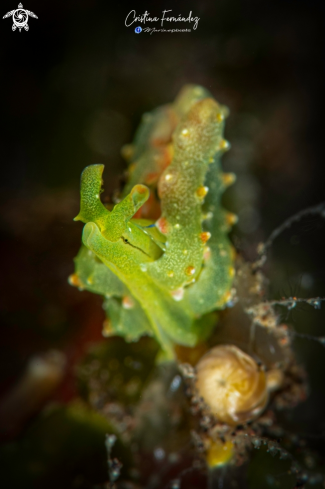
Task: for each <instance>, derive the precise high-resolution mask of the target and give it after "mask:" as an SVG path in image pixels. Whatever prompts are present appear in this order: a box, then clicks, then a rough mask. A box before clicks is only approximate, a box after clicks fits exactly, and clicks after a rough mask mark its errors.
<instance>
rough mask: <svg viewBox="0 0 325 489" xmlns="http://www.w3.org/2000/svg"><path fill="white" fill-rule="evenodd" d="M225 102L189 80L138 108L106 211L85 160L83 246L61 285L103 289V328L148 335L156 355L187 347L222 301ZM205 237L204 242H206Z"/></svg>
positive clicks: (226, 265) (226, 291) (129, 336)
mask: <svg viewBox="0 0 325 489" xmlns="http://www.w3.org/2000/svg"><path fill="white" fill-rule="evenodd" d="M227 113H228V110H227V108H226V107H224V106H222V105H220V104H218V103H217V102H216V101H215V100H213V98H212V97H211V95H210V93H209V92H208V91H207V90H205V89H204V88H202V87H199V86H191V85H189V86H186V87H184V88H183V90H182V91H181V92H180V94H179V96H178V97H177V98H176V101H175V102H174V103H173V104H170V105H166V106H163V107H160V108H158V109H156V110H154V111H153V112H152V113H150V114H145V115H144V117H143V120H142V122H141V125H140V127H139V129H138V131H137V133H136V136H135V140H134V143H133V144H132V145H128V146H126V147H124V148H123V155H124V157H125V158H126V159H127V160H128V162H129V180H128V182H127V184H126V186H125V189H124V191H123V193H122V195H121V200H120V202H119V203H117V204H116V205H115V207H114V208H113V210H112V211H109V210H108V209H107V208H106V207H105V206H104V205H103V204H102V203H101V200H100V193H101V187H102V173H103V170H104V166H103V165H91V166H88V167H87V168H85V170H84V171H83V173H82V177H81V204H80V213H79V214H78V216H77V217H76V218H75V220H80V221H83V222H84V223H85V226H84V229H83V235H82V242H83V246H82V247H81V249H80V251H79V253H78V255H77V257H76V258H75V273H74V274H73V275H72V276H71V277H70V283H71V284H72V285H76V286H78V287H80V288H81V289H86V290H89V291H91V292H95V293H97V294H101V295H103V296H104V297H105V302H104V309H105V311H106V314H107V318H108V320H107V321H106V322H105V323H104V331H103V333H104V334H105V335H109V334H112V335H120V336H123V337H124V338H125V339H126V340H127V341H135V340H137V339H138V338H139V337H140V336H141V335H144V334H147V335H153V336H155V338H156V339H157V341H158V342H159V344H160V346H161V349H162V357H163V358H165V359H172V358H174V345H175V344H179V345H185V346H195V345H196V344H197V343H198V342H199V341H201V340H203V339H205V338H206V337H207V336H208V335H209V333H210V332H211V329H212V327H213V325H214V324H215V312H214V311H215V310H216V309H222V308H224V307H225V306H226V304H227V302H228V301H229V298H230V295H231V294H230V289H231V286H232V281H233V276H234V267H233V261H234V253H233V249H232V246H231V243H230V241H229V239H228V236H227V233H228V231H229V229H230V227H231V225H232V224H233V222H234V221H235V216H234V215H233V214H230V213H228V212H226V211H225V210H224V209H223V208H222V207H221V203H220V201H221V197H222V193H223V192H224V190H225V188H226V187H227V186H229V185H230V184H231V183H233V182H234V179H235V178H234V175H233V174H225V173H223V172H222V169H221V164H220V158H221V155H222V154H223V153H224V151H226V150H227V149H228V148H229V144H228V142H227V141H225V140H224V138H223V128H224V119H225V117H226V116H227ZM207 242H208V243H207Z"/></svg>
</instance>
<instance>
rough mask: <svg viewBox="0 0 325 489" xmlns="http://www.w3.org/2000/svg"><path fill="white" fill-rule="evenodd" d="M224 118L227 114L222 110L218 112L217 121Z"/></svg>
mask: <svg viewBox="0 0 325 489" xmlns="http://www.w3.org/2000/svg"><path fill="white" fill-rule="evenodd" d="M224 119H225V116H224V115H223V113H222V112H219V113H218V114H217V121H218V122H222V121H223V120H224Z"/></svg>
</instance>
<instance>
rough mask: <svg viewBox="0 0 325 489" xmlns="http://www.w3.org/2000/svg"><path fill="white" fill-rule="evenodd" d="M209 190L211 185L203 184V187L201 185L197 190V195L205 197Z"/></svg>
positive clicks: (201, 197)
mask: <svg viewBox="0 0 325 489" xmlns="http://www.w3.org/2000/svg"><path fill="white" fill-rule="evenodd" d="M208 191H209V187H204V186H203V185H202V186H201V187H199V188H198V189H197V190H196V195H197V196H198V197H200V199H204V197H205V196H206V194H207V193H208Z"/></svg>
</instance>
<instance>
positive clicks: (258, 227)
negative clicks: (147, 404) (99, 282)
mask: <svg viewBox="0 0 325 489" xmlns="http://www.w3.org/2000/svg"><path fill="white" fill-rule="evenodd" d="M14 8H17V7H16V5H15V4H14V2H13V1H12V0H10V1H8V0H5V1H3V2H2V4H1V9H2V12H3V13H2V16H3V15H4V14H5V13H6V12H7V11H10V10H12V9H14ZM24 8H28V9H30V10H31V11H33V12H34V13H35V14H36V15H37V16H38V19H33V18H30V19H29V31H28V32H25V31H22V32H18V31H15V32H12V30H11V20H10V19H4V20H2V21H1V29H0V36H1V47H0V56H1V74H0V79H1V95H2V97H1V126H2V127H1V132H0V139H1V146H0V147H1V179H0V190H1V203H0V206H1V211H0V219H1V223H0V226H1V227H0V232H1V241H0V247H1V257H2V260H1V274H0V277H1V294H0V303H1V322H0V327H1V336H0V338H1V354H0V395H1V399H2V401H1V399H0V436H1V442H2V447H1V449H0V455H1V456H0V466H1V471H0V481H2V482H1V484H2V483H3V484H4V487H7V488H16V487H17V488H18V487H22V485H24V487H27V488H34V487H35V488H38V487H42V488H44V487H47V488H51V487H53V488H54V487H62V488H65V487H66V488H69V487H76V488H94V487H103V486H100V484H104V483H105V480H106V478H107V477H106V451H105V433H108V432H110V431H111V432H113V431H114V428H113V427H112V426H111V425H110V422H109V421H108V420H109V417H110V413H106V414H107V417H106V418H105V416H102V414H103V413H101V414H98V412H97V411H96V410H95V409H93V408H94V405H97V404H98V405H101V404H100V403H101V402H103V404H105V402H106V401H105V402H104V401H101V400H98V398H97V397H96V399H95V400H94V399H92V397H91V396H99V397H100V396H101V395H103V396H104V397H105V396H106V397H107V396H108V397H109V396H111V397H110V398H111V399H113V401H114V402H112V404H113V407H112V406H110V408H111V409H113V410H114V405H115V408H116V409H118V408H119V403H122V404H123V403H124V404H125V403H126V404H128V403H129V405H130V406H132V405H133V404H135V403H136V401H138V399H139V398H141V392H142V390H141V389H142V387H143V385H145V383H146V382H147V381H148V378H147V376H146V375H142V376H141V375H140V381H139V382H138V384H137V385H135V386H134V382H133V384H132V382H131V380H132V378H133V377H132V375H133V374H132V373H130V372H131V370H132V368H133V367H132V365H131V364H130V361H129V360H127V359H129V358H131V356H132V355H135V356H136V358H138V357H137V355H138V356H139V357H141V361H142V362H143V363H144V365H146V371H147V373H148V372H151V373H152V375H153V376H154V375H158V374H157V373H155V372H154V366H153V358H154V354H155V352H156V350H155V345H154V344H153V343H150V342H147V341H146V339H143V340H141V342H140V343H139V345H137V346H136V351H134V350H132V348H134V345H133V346H132V347H131V346H130V345H125V344H124V342H123V340H121V339H118V340H116V341H115V340H107V339H104V338H103V337H102V334H101V331H102V323H103V320H104V311H103V310H102V307H101V303H102V300H101V298H100V296H95V295H92V294H90V293H88V292H82V293H81V292H79V291H78V290H77V289H75V288H73V287H71V286H70V285H69V284H68V282H67V278H68V276H69V275H70V274H71V273H72V272H73V258H74V257H75V255H76V254H77V252H78V249H79V246H80V235H81V225H78V224H76V223H74V222H73V220H72V219H73V217H75V216H76V215H77V213H78V210H79V183H80V174H81V172H82V170H83V169H84V167H86V166H87V165H90V164H93V163H103V164H105V193H104V200H105V199H106V200H107V201H109V200H110V199H111V198H112V196H113V195H114V192H115V191H116V189H119V188H121V185H122V183H123V178H124V177H123V174H124V172H125V168H126V165H125V163H124V161H123V159H122V157H121V154H120V150H121V147H122V146H123V145H124V144H126V143H129V142H130V141H131V139H132V137H133V135H134V132H135V129H136V127H137V126H138V124H139V121H140V118H141V116H142V114H143V113H144V112H147V111H150V110H152V109H153V108H155V107H157V106H159V105H161V104H165V103H168V102H170V101H172V100H173V99H174V98H175V96H176V94H177V93H178V92H179V90H180V89H181V87H182V86H183V85H185V84H187V83H194V84H199V85H202V86H204V87H205V88H207V89H208V90H209V91H210V92H211V93H212V94H213V96H214V97H215V98H216V99H217V100H218V101H219V102H220V103H222V104H225V105H227V106H228V107H229V109H230V117H229V118H228V119H227V123H226V129H225V131H226V132H225V134H226V138H227V140H229V141H230V143H231V146H232V149H231V151H230V152H228V153H227V154H226V155H225V156H224V157H223V160H222V162H223V167H224V169H225V170H226V171H233V172H235V173H236V175H237V183H236V185H234V186H233V187H232V188H231V189H229V191H227V193H226V195H225V197H224V206H225V207H226V208H227V209H229V210H230V211H232V212H235V213H236V214H237V215H238V217H239V222H238V224H237V225H236V226H235V228H234V230H233V231H232V233H231V236H232V240H233V243H234V245H235V246H236V248H237V249H238V250H239V251H240V253H241V254H242V255H243V257H244V258H245V259H247V260H254V259H255V258H256V247H257V245H258V243H260V242H261V241H265V240H266V239H267V237H268V236H269V234H270V233H271V232H272V231H273V230H274V229H275V228H276V227H277V226H279V225H280V224H281V223H282V222H283V221H284V220H285V219H287V218H288V217H290V216H291V215H293V214H295V213H296V212H298V211H300V210H302V209H305V208H307V207H310V206H314V205H316V204H319V203H320V202H322V201H324V200H325V191H324V189H325V187H324V176H325V172H324V150H323V146H324V143H323V142H324V130H325V126H324V104H323V102H322V100H323V98H324V95H323V92H324V81H325V44H324V22H325V6H324V3H323V2H321V1H315V0H309V1H307V0H292V1H288V0H281V1H279V0H278V1H277V0H274V1H269V0H263V2H261V1H257V0H255V1H254V0H247V1H245V0H219V1H202V2H191V1H187V2H185V1H181V0H179V1H177V2H161V1H157V2H155V3H154V5H153V4H151V3H149V2H147V3H146V2H143V1H141V2H137V3H136V5H130V6H127V5H125V4H123V3H121V2H120V3H116V4H113V3H111V2H104V1H96V0H84V1H83V0H81V1H78V2H76V1H72V0H66V1H65V2H61V1H55V2H40V1H35V0H28V4H27V3H26V5H25V3H24ZM131 9H135V10H136V12H137V15H141V14H143V13H144V12H145V10H147V11H149V12H150V13H151V14H152V15H157V16H161V12H162V10H164V9H172V13H173V14H174V15H178V14H179V13H181V14H183V15H184V16H188V14H189V12H190V11H192V12H193V16H197V17H199V18H200V20H199V22H198V27H197V29H196V30H193V29H192V31H191V32H190V33H173V34H172V33H153V34H152V35H150V34H148V33H145V32H142V33H140V34H136V33H135V32H134V27H136V24H133V25H132V26H130V27H126V26H125V25H124V22H125V17H126V15H127V14H128V13H129V11H130V10H131ZM147 25H149V24H147ZM142 27H144V26H143V25H142ZM176 27H179V26H178V25H177V26H176ZM182 27H186V28H187V27H188V26H187V25H185V26H182ZM324 249H325V234H324V219H322V218H320V217H318V216H316V217H315V216H309V217H306V218H305V219H303V220H301V221H299V222H298V223H296V224H295V225H294V226H293V227H291V228H290V229H288V230H287V231H285V232H284V233H283V234H282V235H281V236H280V237H279V238H278V240H277V241H276V242H275V244H274V246H273V247H272V253H271V256H270V259H269V261H268V263H267V265H266V267H265V274H266V276H267V277H268V279H269V298H270V299H279V298H281V297H289V296H297V297H306V298H308V297H317V296H321V297H324V296H325V284H324V278H325V256H324ZM279 313H280V314H282V315H283V321H285V322H286V323H287V324H289V325H292V327H293V329H294V330H295V331H296V332H297V333H300V334H301V336H299V335H297V336H295V338H294V350H295V352H296V354H297V357H298V359H299V361H300V363H301V364H302V365H304V367H305V370H306V372H307V375H308V382H309V396H308V398H307V399H306V401H305V402H303V403H301V404H299V405H298V406H297V407H296V408H295V409H293V410H290V411H289V412H283V413H281V417H282V422H283V424H284V425H285V427H286V429H287V430H288V431H289V432H290V433H293V434H294V435H296V436H297V439H298V440H299V443H300V442H301V445H299V450H298V451H299V455H297V456H298V457H302V459H303V458H304V457H305V458H308V457H309V458H308V460H307V461H305V463H306V464H307V466H308V464H309V466H308V467H309V468H313V467H318V466H319V467H321V466H322V464H323V465H324V433H325V424H324V412H325V390H324V376H325V350H324V343H325V341H322V338H325V333H324V324H325V322H324V320H325V316H324V306H322V307H321V308H320V309H314V308H313V307H311V306H309V305H307V304H298V305H297V306H296V307H295V308H294V309H292V310H291V311H287V310H281V309H279ZM303 335H306V336H303ZM314 337H316V338H317V337H318V338H321V341H317V340H315V339H313V338H314ZM130 348H131V350H130ZM103 358H104V359H105V358H109V361H110V362H111V363H110V370H112V371H116V376H115V377H114V376H113V377H112V376H111V378H114V379H115V380H114V382H115V383H114V382H113V383H108V384H109V385H108V387H103V389H104V390H105V389H106V390H105V393H104V394H103V393H102V392H101V388H102V385H104V384H98V382H97V383H96V382H95V380H96V379H97V377H96V376H95V377H96V378H95V377H92V369H93V370H94V369H95V370H96V368H97V369H98V368H99V367H98V365H99V364H98V362H100V360H101V359H103ZM113 360H114V361H113ZM107 361H108V360H107ZM33 362H34V363H33ZM35 362H36V363H35ZM42 362H43V363H42ZM94 362H95V363H94ZM96 362H97V364H96ZM131 363H132V362H131ZM39 364H42V365H43V364H44V365H45V366H46V368H48V370H47V371H46V375H45V377H44V379H43V378H41V379H38V380H37V381H35V382H34V380H33V381H31V380H30V379H31V377H30V376H29V375H30V372H31V371H32V372H34V371H33V368H36V370H37V366H38V365H39ZM35 365H36V367H35ZM96 365H97V367H96ZM89 366H90V367H89ZM85 369H86V373H85ZM128 369H130V371H129V370H128ZM43 373H44V371H43ZM117 374H118V375H119V376H120V377H118V375H117ZM174 374H175V372H174V373H173V372H172V373H170V372H167V373H165V375H166V376H167V377H168V375H171V376H172V377H171V379H172V378H173V375H174ZM148 375H149V374H148ZM87 376H88V377H87ZM34 377H35V376H34ZM34 377H33V379H34ZM36 377H37V375H36ZM85 379H86V380H85ZM89 379H90V380H89ZM125 379H129V380H128V382H129V381H130V382H129V384H128V389H126V388H125V386H126V380H125ZM97 381H98V379H97ZM101 381H102V382H104V383H105V379H104V378H103V379H101ZM166 382H168V381H166ZM98 386H99V387H98ZM1 402H2V404H1ZM96 403H97V404H96ZM114 403H115V404H114ZM179 403H180V404H182V403H185V401H184V400H182V399H181V400H180V401H179ZM176 404H177V403H176V401H175V405H176ZM1 405H2V407H1ZM89 406H92V409H90V408H89ZM177 406H178V407H175V410H177V409H179V404H177ZM154 408H155V409H156V408H157V406H156V407H154ZM157 409H158V408H157ZM161 409H162V410H163V409H164V408H163V407H161ZM182 409H183V410H184V412H186V407H184V406H183V407H182ZM173 412H174V411H173ZM182 413H183V411H181V414H179V416H182ZM112 416H113V417H114V419H115V420H116V419H117V418H118V413H116V412H115V413H113V414H112ZM158 419H160V418H158ZM143 422H144V428H143V429H144V430H146V429H147V428H146V426H149V424H147V425H146V422H147V423H149V422H152V420H151V421H150V420H149V421H146V420H145V417H144V421H143ZM190 424H191V421H190V420H189V419H187V418H186V417H185V418H184V429H183V431H182V430H180V431H179V432H176V435H175V438H177V437H179V439H178V440H176V441H175V440H173V442H175V447H176V448H175V447H173V446H172V445H173V443H172V442H171V441H170V440H169V441H168V440H167V441H165V443H166V446H168V447H170V446H171V447H172V448H170V453H173V454H176V455H177V456H178V458H177V459H175V460H174V461H173V459H172V458H170V457H169V459H168V462H167V459H166V456H165V452H166V453H167V452H168V449H166V448H165V449H164V450H165V451H164V454H163V453H162V452H159V451H157V449H158V448H159V447H160V445H159V443H160V440H161V436H162V434H161V430H162V431H164V430H165V429H166V426H169V424H168V421H166V425H162V426H161V427H160V431H159V429H157V431H155V430H152V439H150V440H148V442H146V443H147V445H146V446H145V448H143V451H142V452H141V457H140V459H141V460H140V462H139V464H138V467H137V470H138V471H139V472H140V475H139V474H133V475H134V479H136V478H137V477H138V480H139V482H138V483H137V484H138V485H136V483H134V485H129V486H127V485H124V486H121V487H125V488H126V487H129V488H131V487H134V488H136V487H148V488H164V487H172V486H171V485H170V481H172V480H174V479H176V478H177V477H178V476H179V474H180V473H181V472H182V471H185V472H184V475H183V476H182V477H184V479H182V483H181V484H182V485H181V487H182V486H183V484H184V486H183V487H187V488H192V487H193V488H196V487H202V488H205V487H207V481H206V478H205V476H204V475H202V474H201V473H200V471H199V470H197V471H196V472H195V470H194V471H192V472H191V473H186V470H187V468H188V467H189V466H190V464H191V463H192V458H193V453H192V452H191V448H190V447H189V445H190V442H189V439H188V438H187V436H186V434H185V432H186V429H187V428H188V426H189V425H190ZM186 427H187V428H186ZM130 429H131V428H130ZM169 429H170V430H171V431H170V436H172V428H169ZM126 431H127V428H126ZM155 436H156V437H157V440H156V441H157V442H155ZM167 438H168V435H167ZM169 443H170V445H169ZM125 444H126V445H127V443H125ZM116 450H117V455H116V456H118V457H119V458H120V459H121V460H122V462H123V464H124V466H128V464H129V462H128V457H130V454H129V451H128V449H127V448H125V446H124V445H123V442H122V441H121V442H120V445H119V444H117V445H116ZM180 454H181V455H180ZM176 455H175V456H176ZM250 459H251V461H250V463H247V464H245V465H244V466H243V467H241V468H239V469H238V470H237V469H236V470H233V472H230V474H229V473H227V474H226V473H225V474H224V475H223V476H222V477H221V478H220V480H221V479H222V480H223V482H222V484H223V486H222V485H220V486H218V485H217V484H219V482H220V481H219V479H218V481H219V482H215V483H214V482H211V481H210V486H211V487H216V488H217V487H224V488H226V487H248V488H252V489H254V488H260V487H270V488H271V487H278V488H293V487H295V480H294V477H292V475H291V474H289V473H288V465H286V462H285V461H279V460H277V459H276V458H272V457H271V456H270V455H268V454H266V453H264V452H262V451H253V452H252V454H251V457H250ZM130 465H132V464H131V463H130ZM134 470H135V469H134ZM153 473H155V475H156V479H155V478H153ZM157 474H160V475H158V476H157ZM130 484H131V482H130ZM168 484H169V485H168ZM211 484H212V485H211ZM213 484H215V485H213ZM234 484H235V485H234ZM236 484H237V485H236ZM309 486H310V487H311V484H307V486H306V487H309ZM175 487H176V486H175ZM313 487H317V488H318V487H323V486H322V485H321V484H318V483H317V481H316V482H315V484H314V485H313Z"/></svg>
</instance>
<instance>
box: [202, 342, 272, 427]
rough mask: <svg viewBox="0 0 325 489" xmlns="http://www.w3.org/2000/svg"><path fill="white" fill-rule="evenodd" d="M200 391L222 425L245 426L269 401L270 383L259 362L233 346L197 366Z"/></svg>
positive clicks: (206, 357) (217, 350)
mask: <svg viewBox="0 0 325 489" xmlns="http://www.w3.org/2000/svg"><path fill="white" fill-rule="evenodd" d="M196 372H197V377H196V388H197V391H198V393H199V395H200V396H201V397H202V398H203V400H204V401H205V403H206V405H207V406H208V407H209V408H210V409H211V412H212V414H214V415H215V416H216V417H217V419H218V421H221V422H224V423H228V424H230V425H237V424H242V423H245V422H247V421H250V420H251V419H253V418H255V417H257V416H258V415H259V414H260V413H261V412H262V411H263V409H264V408H265V406H266V404H267V401H268V389H267V379H266V374H265V372H264V370H263V369H262V368H261V367H259V365H258V364H257V363H256V362H255V360H254V359H253V358H252V357H250V356H249V355H247V354H246V353H244V352H243V351H242V350H240V349H239V348H237V347H236V346H233V345H220V346H216V347H215V348H212V350H210V351H209V352H208V353H207V354H206V355H204V356H203V357H202V358H201V360H200V361H199V363H198V364H197V366H196Z"/></svg>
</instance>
